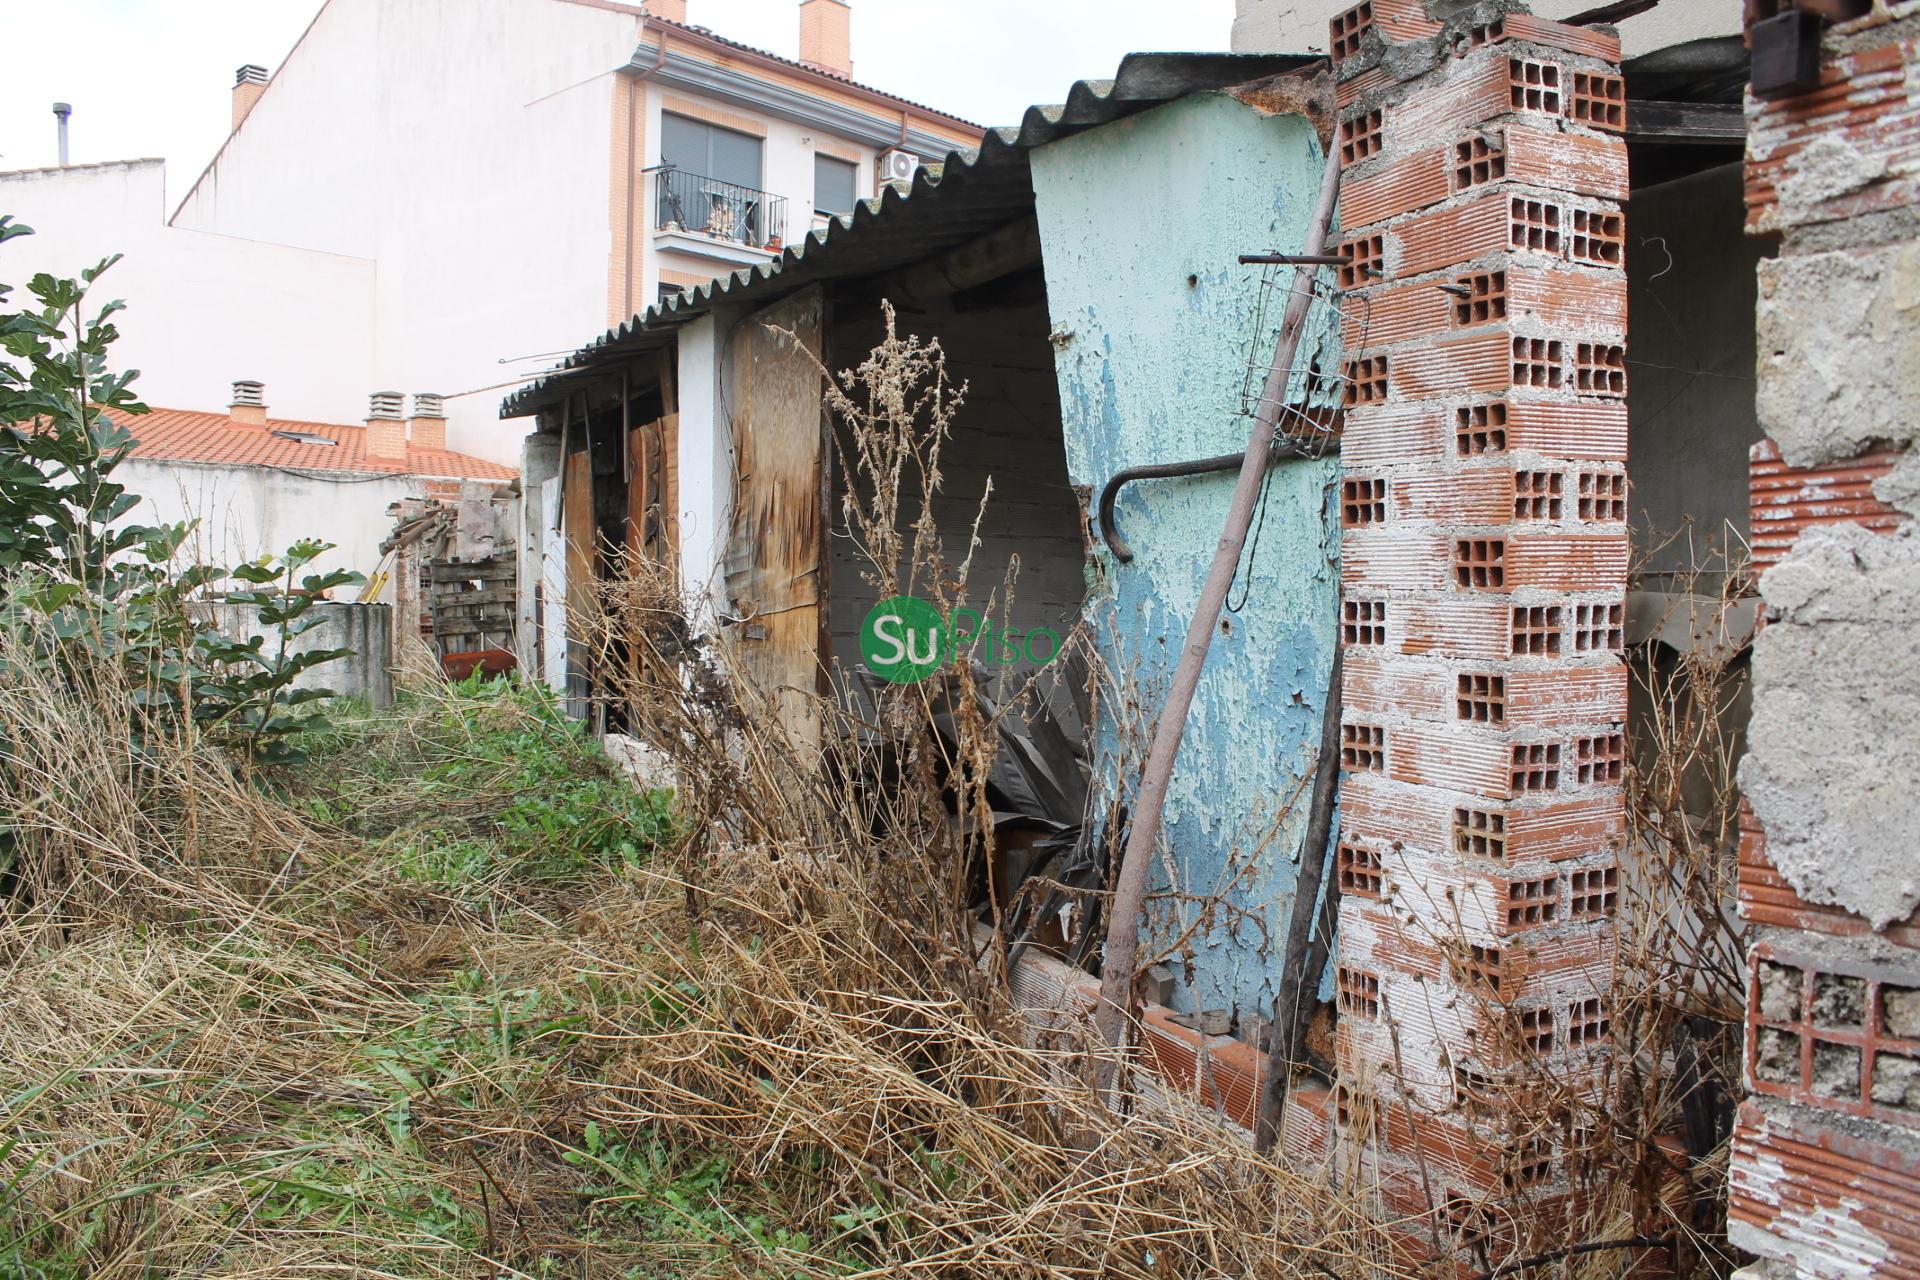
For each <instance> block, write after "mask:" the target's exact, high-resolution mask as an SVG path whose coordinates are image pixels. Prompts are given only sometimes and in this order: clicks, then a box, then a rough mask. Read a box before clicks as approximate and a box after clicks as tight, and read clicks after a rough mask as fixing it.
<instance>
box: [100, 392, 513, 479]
mask: <svg viewBox="0 0 1920 1280" xmlns="http://www.w3.org/2000/svg"><path fill="white" fill-rule="evenodd" d="M113 416H114V420H115V421H116V422H119V423H120V424H121V425H123V426H125V427H126V428H127V430H128V431H130V432H132V433H133V435H134V437H135V439H137V440H138V441H139V444H137V445H135V446H134V450H133V456H134V457H136V458H148V459H151V460H153V461H156V462H197V463H202V464H205V465H208V466H224V467H286V468H289V469H292V470H295V471H314V472H329V471H331V472H342V473H347V474H353V475H378V474H382V473H384V474H388V475H396V476H399V475H410V476H434V477H440V478H445V479H455V480H512V479H514V478H515V477H516V476H518V475H519V474H520V473H519V472H518V471H517V470H515V469H514V468H512V467H503V466H501V465H500V464H499V463H497V462H488V461H487V460H486V459H484V458H476V457H474V456H473V455H472V454H468V453H452V452H449V451H448V450H445V449H416V448H414V447H413V446H412V445H408V446H407V456H406V459H405V460H404V461H401V460H396V459H389V458H370V457H368V456H367V429H366V428H365V427H361V426H346V425H344V424H341V423H333V422H297V421H293V420H291V419H287V418H268V419H267V424H266V426H264V427H254V426H236V425H235V424H234V422H233V420H232V419H231V418H229V417H228V416H227V415H226V414H224V413H199V412H196V411H194V410H191V409H155V410H154V411H153V412H152V413H143V414H138V415H125V414H115V415H113ZM294 432H298V433H300V434H303V435H314V436H321V437H324V438H326V439H328V440H334V441H338V443H337V444H330V445H329V444H318V443H313V442H310V441H304V440H298V439H293V438H290V436H289V435H288V434H276V433H294Z"/></svg>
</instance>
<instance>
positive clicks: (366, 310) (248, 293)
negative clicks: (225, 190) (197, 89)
mask: <svg viewBox="0 0 1920 1280" xmlns="http://www.w3.org/2000/svg"><path fill="white" fill-rule="evenodd" d="M165 182H166V170H165V166H164V164H163V163H162V162H161V161H158V160H136V161H130V162H127V163H124V164H107V165H88V166H84V167H74V168H68V169H35V170H29V171H26V172H21V173H5V174H0V213H7V214H11V215H12V216H13V217H14V219H15V220H16V221H18V222H21V223H24V224H26V225H27V226H30V227H32V228H34V231H35V234H34V235H31V236H23V237H20V238H18V239H15V240H9V241H8V242H7V243H6V245H5V246H4V247H0V282H3V283H6V284H9V285H13V286H15V288H16V289H17V290H18V292H16V293H15V295H14V301H15V302H16V303H25V302H26V301H27V300H28V299H27V295H26V293H25V288H24V287H25V284H26V282H27V280H28V279H30V278H31V277H32V276H33V275H34V274H35V273H36V272H41V271H46V272H50V273H52V274H54V275H58V276H78V275H79V274H80V272H81V271H82V270H83V269H85V268H87V267H90V266H92V265H94V264H95V263H97V262H99V261H100V260H101V259H103V258H106V257H108V256H109V255H111V254H114V253H119V254H122V255H124V257H123V259H122V260H121V261H120V262H119V263H117V264H115V265H114V267H113V268H112V269H111V270H110V271H108V272H107V274H106V275H104V276H102V277H101V279H100V282H99V284H98V285H96V286H95V291H94V294H93V295H92V296H93V298H94V299H95V301H96V303H97V304H104V303H106V302H107V301H109V300H111V299H115V298H119V299H124V300H125V301H126V302H127V304H128V307H127V309H126V310H125V311H122V312H120V313H119V315H118V316H116V317H115V320H114V323H115V324H116V325H117V326H118V327H119V329H120V334H121V337H120V341H119V342H118V343H116V344H115V345H114V347H113V350H112V355H111V367H112V368H114V369H116V370H123V369H138V370H140V377H139V379H138V381H136V382H135V383H134V390H135V391H136V392H137V393H139V395H140V396H141V397H142V398H143V399H145V400H146V401H147V402H148V403H149V404H153V405H159V406H163V407H166V408H170V409H206V410H214V411H224V409H225V407H226V404H227V401H228V400H229V399H230V398H231V392H232V384H233V382H234V381H235V380H237V379H241V378H252V379H257V380H258V381H261V382H264V383H266V385H267V397H268V404H269V407H270V408H271V411H272V412H273V414H274V416H276V417H288V418H304V419H309V420H312V421H319V422H357V421H359V420H360V419H362V418H363V417H365V416H366V411H367V410H366V403H367V402H366V394H367V392H368V391H370V390H374V389H376V388H374V387H373V386H372V385H371V384H370V382H369V381H368V380H369V379H371V377H372V376H373V372H372V369H373V359H374V350H375V345H376V344H375V335H374V323H373V315H374V311H373V307H374V277H375V271H374V264H373V263H372V262H370V261H368V260H366V259H364V258H355V257H348V256H344V255H341V254H336V253H323V252H316V251H313V250H309V249H295V248H288V247H286V246H284V245H277V244H268V243H264V242H261V241H258V240H247V239H241V238H238V237H234V236H224V235H213V234H209V233H207V232H203V231H188V230H182V229H179V228H174V227H169V226H167V224H166V206H165Z"/></svg>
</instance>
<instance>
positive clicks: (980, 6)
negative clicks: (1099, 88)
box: [0, 0, 1234, 212]
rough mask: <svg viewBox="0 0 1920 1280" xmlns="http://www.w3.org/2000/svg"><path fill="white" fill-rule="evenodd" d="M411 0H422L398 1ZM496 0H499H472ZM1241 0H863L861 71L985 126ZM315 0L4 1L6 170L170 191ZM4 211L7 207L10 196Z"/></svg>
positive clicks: (791, 45) (1162, 44)
mask: <svg viewBox="0 0 1920 1280" xmlns="http://www.w3.org/2000/svg"><path fill="white" fill-rule="evenodd" d="M401 2H403V3H412V2H415V0H401ZM468 2H469V3H472V4H487V3H491V2H492V0H468ZM1233 3H1234V0H1171V3H1169V0H854V10H853V59H854V74H855V76H856V77H857V78H858V79H860V80H862V81H864V82H866V83H868V84H871V85H874V86H875V87H876V88H880V89H886V90H889V91H891V92H894V93H898V94H900V95H902V96H904V97H907V98H911V99H913V100H914V101H916V102H924V103H926V104H927V105H929V106H932V107H938V108H939V109H941V110H943V111H950V112H952V113H954V114H955V115H959V116H963V117H965V118H967V119H970V120H974V121H977V122H979V123H981V124H987V125H999V124H1017V123H1018V122H1019V117H1020V112H1021V111H1022V110H1023V109H1024V108H1025V107H1026V106H1027V105H1028V104H1029V103H1035V102H1058V101H1060V99H1061V98H1063V97H1064V96H1065V94H1066V91H1067V88H1068V86H1069V85H1071V84H1072V83H1073V82H1074V81H1075V80H1082V79H1096V78H1101V77H1106V76H1111V75H1112V74H1113V71H1114V68H1115V67H1116V66H1118V65H1119V62H1120V58H1121V56H1122V55H1123V54H1125V53H1128V52H1133V51H1162V50H1196V49H1197V50H1221V49H1225V48H1226V47H1227V36H1228V28H1229V27H1230V26H1231V24H1232V21H1233ZM319 7H320V3H319V0H0V170H6V169H30V168H37V167H39V166H42V165H51V164H54V163H56V162H57V160H58V155H57V152H56V147H55V135H54V118H53V110H52V106H53V103H54V102H56V101H61V102H70V103H72V104H73V119H72V124H71V130H72V159H73V161H74V162H75V163H77V164H84V163H89V162H92V161H99V160H127V159H133V158H136V157H143V156H159V157H162V158H164V159H165V160H166V161H167V162H168V163H167V179H168V182H167V185H168V188H169V200H172V199H176V198H178V196H179V195H180V193H182V192H184V191H185V190H186V188H187V186H188V185H189V184H191V183H192V181H193V180H194V178H195V176H197V175H198V173H199V172H200V170H201V168H202V167H203V166H205V164H206V163H207V161H208V160H209V159H211V158H212V156H213V153H214V150H215V149H216V148H217V147H218V146H219V145H220V142H221V141H222V139H223V138H224V137H225V136H226V133H227V125H228V120H229V114H230V111H231V106H230V102H231V97H230V90H231V89H232V86H233V72H234V68H235V67H238V66H240V65H241V64H242V63H247V62H257V63H260V64H262V65H263V66H266V67H268V68H273V67H277V66H278V65H279V63H280V61H281V59H283V58H284V57H286V54H287V51H288V50H289V49H291V48H292V47H293V43H294V41H295V40H297V39H298V38H299V36H300V33H301V31H303V30H304V29H305V28H306V25H307V23H308V22H309V21H310V20H311V19H312V17H313V15H314V14H315V13H316V12H318V10H319ZM687 16H688V20H689V21H691V22H695V23H699V24H700V25H702V26H707V27H711V28H713V30H714V31H715V32H716V33H718V34H720V35H723V36H726V37H728V38H729V39H734V40H739V41H742V42H743V43H747V44H752V45H755V46H758V47H760V48H764V49H770V50H772V51H773V52H775V53H779V54H784V55H785V56H787V57H793V56H794V54H795V49H796V45H797V44H798V40H799V19H798V3H797V0H689V4H688V14H687ZM0 212H4V210H0Z"/></svg>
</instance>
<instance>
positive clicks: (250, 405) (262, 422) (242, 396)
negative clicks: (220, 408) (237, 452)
mask: <svg viewBox="0 0 1920 1280" xmlns="http://www.w3.org/2000/svg"><path fill="white" fill-rule="evenodd" d="M227 420H228V422H230V423H231V424H232V425H233V426H236V427H264V426H266V425H267V387H266V384H265V383H263V382H255V381H253V380H252V379H251V378H242V379H241V380H240V381H238V382H236V383H234V384H233V399H232V400H231V401H229V402H228V404H227Z"/></svg>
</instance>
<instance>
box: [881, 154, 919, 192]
mask: <svg viewBox="0 0 1920 1280" xmlns="http://www.w3.org/2000/svg"><path fill="white" fill-rule="evenodd" d="M873 172H874V178H875V181H876V183H877V185H876V187H875V189H874V191H875V194H876V195H877V194H878V193H879V192H880V191H881V190H883V189H885V188H887V187H898V188H900V190H901V191H903V192H904V191H905V190H906V189H907V188H909V187H911V186H912V185H913V175H914V174H916V173H918V172H920V157H919V156H917V155H915V154H913V152H911V151H899V150H894V151H882V152H881V153H880V158H879V159H878V160H877V161H875V162H874V166H873Z"/></svg>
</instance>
